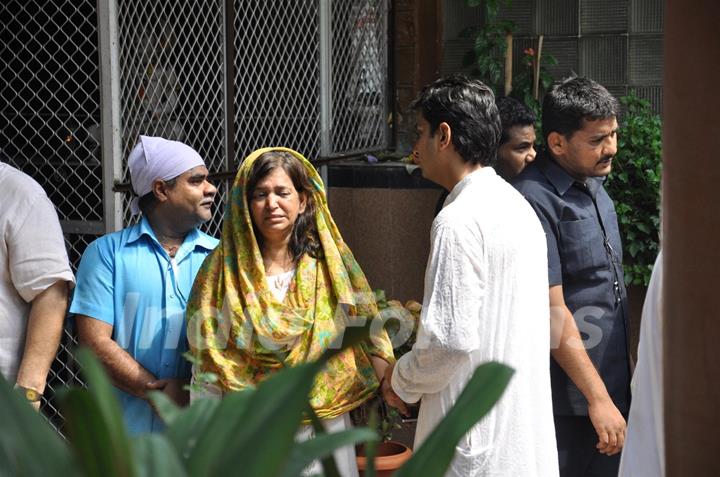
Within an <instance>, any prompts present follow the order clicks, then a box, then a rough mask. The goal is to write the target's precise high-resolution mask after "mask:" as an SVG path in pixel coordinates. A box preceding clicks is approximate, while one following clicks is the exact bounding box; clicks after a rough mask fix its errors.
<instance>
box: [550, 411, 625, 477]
mask: <svg viewBox="0 0 720 477" xmlns="http://www.w3.org/2000/svg"><path fill="white" fill-rule="evenodd" d="M555 436H556V438H557V447H558V461H559V464H560V477H616V476H617V474H618V468H619V466H620V453H618V454H615V455H614V456H610V457H609V456H606V455H605V454H601V453H600V452H598V450H597V448H596V447H595V446H596V445H597V442H598V435H597V432H595V428H594V427H593V425H592V422H590V418H589V417H587V416H555Z"/></svg>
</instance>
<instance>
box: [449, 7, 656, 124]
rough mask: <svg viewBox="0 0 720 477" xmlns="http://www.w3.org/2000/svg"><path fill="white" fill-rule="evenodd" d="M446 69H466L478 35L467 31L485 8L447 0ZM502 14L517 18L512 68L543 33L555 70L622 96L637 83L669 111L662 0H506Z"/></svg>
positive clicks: (557, 76) (638, 89)
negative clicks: (664, 82) (665, 95)
mask: <svg viewBox="0 0 720 477" xmlns="http://www.w3.org/2000/svg"><path fill="white" fill-rule="evenodd" d="M442 3H443V32H444V34H443V37H442V46H443V56H442V58H443V60H442V69H441V71H442V74H449V73H454V72H458V71H462V70H463V69H464V68H463V65H462V59H463V56H464V55H465V54H466V53H467V52H468V51H470V50H471V49H472V42H473V39H472V38H461V37H460V34H461V32H462V31H463V30H464V29H465V28H466V27H470V26H477V25H480V24H482V22H483V18H482V17H483V15H482V10H483V8H482V7H475V8H471V7H468V6H466V4H465V2H464V1H459V0H442ZM499 3H500V4H501V5H502V7H501V9H500V18H501V19H503V20H511V21H513V22H514V23H515V25H516V31H515V36H514V41H513V71H518V69H519V68H520V67H521V64H520V60H521V59H522V52H523V50H524V49H525V48H528V47H532V48H534V49H536V50H537V38H538V36H539V35H544V43H543V50H542V51H543V55H545V54H551V55H553V56H554V57H555V58H556V59H557V60H558V64H557V65H556V66H551V67H548V72H549V73H550V74H551V75H552V76H553V77H554V78H555V79H560V78H562V77H564V76H567V75H570V74H571V73H577V74H579V75H584V76H589V77H590V78H593V79H594V80H596V81H598V82H600V83H601V84H603V85H604V86H605V87H607V88H608V90H609V91H610V92H611V93H613V94H615V95H616V96H618V97H620V96H624V95H626V94H628V93H629V92H630V90H631V89H632V90H635V91H636V93H637V94H638V95H639V96H640V97H642V98H645V99H648V100H649V101H650V102H651V104H652V105H653V108H654V109H655V111H656V112H658V113H661V112H662V74H663V47H662V41H663V19H664V2H663V1H662V0H512V2H511V4H510V5H509V6H505V2H502V1H501V2H499Z"/></svg>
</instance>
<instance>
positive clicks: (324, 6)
mask: <svg viewBox="0 0 720 477" xmlns="http://www.w3.org/2000/svg"><path fill="white" fill-rule="evenodd" d="M319 1H320V28H319V29H318V30H319V32H320V155H321V156H325V157H327V156H329V155H330V153H331V150H332V144H331V134H330V133H331V131H332V31H331V29H332V23H331V20H332V0H319Z"/></svg>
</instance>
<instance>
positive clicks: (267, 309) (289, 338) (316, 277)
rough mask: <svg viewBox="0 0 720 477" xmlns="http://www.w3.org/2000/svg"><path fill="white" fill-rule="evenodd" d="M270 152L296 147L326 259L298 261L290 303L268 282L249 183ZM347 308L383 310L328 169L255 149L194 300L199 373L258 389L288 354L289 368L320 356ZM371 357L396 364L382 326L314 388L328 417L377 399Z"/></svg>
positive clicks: (315, 400)
mask: <svg viewBox="0 0 720 477" xmlns="http://www.w3.org/2000/svg"><path fill="white" fill-rule="evenodd" d="M269 151H285V152H289V153H290V154H292V155H293V156H295V157H296V158H297V159H298V160H300V161H301V162H302V164H303V166H304V167H305V169H306V170H307V173H308V177H309V179H310V182H311V183H312V184H313V187H314V189H315V190H314V193H313V197H314V199H315V206H316V213H315V223H316V225H317V230H318V234H319V238H320V243H321V245H322V249H323V256H322V257H321V258H319V259H315V258H313V257H310V256H308V255H307V254H305V255H304V256H303V257H302V258H301V259H300V260H299V262H298V264H297V268H296V273H295V278H294V279H293V282H292V283H291V285H290V288H289V290H288V293H287V296H286V298H285V300H284V302H283V303H279V302H278V301H277V300H276V299H275V297H274V296H273V294H272V292H271V291H270V290H269V288H268V286H267V280H266V276H265V267H264V265H263V259H262V254H261V251H260V248H259V246H258V243H257V241H256V238H255V235H254V232H253V227H252V221H251V217H250V211H249V208H248V203H247V199H246V190H245V187H246V184H247V181H248V178H249V175H250V172H251V170H252V164H253V163H254V162H255V160H256V159H257V158H258V157H259V156H260V155H261V154H263V153H265V152H269ZM343 310H344V312H345V313H347V314H348V315H349V316H364V317H368V318H372V317H375V316H377V314H378V310H377V306H376V304H375V300H374V296H373V293H372V290H371V289H370V286H369V285H368V282H367V279H366V278H365V275H364V274H363V272H362V270H361V269H360V266H359V265H358V263H357V262H356V261H355V258H354V257H353V255H352V253H351V252H350V249H349V248H348V246H347V245H346V244H345V242H344V241H343V239H342V237H341V236H340V232H339V231H338V229H337V226H336V225H335V222H334V221H333V219H332V217H331V216H330V211H329V209H328V205H327V199H326V197H325V192H324V190H323V186H322V180H321V179H320V176H319V175H318V173H317V171H316V170H315V168H314V167H313V166H312V164H310V162H309V161H307V160H306V159H305V158H304V157H303V156H302V155H301V154H299V153H298V152H296V151H293V150H291V149H287V148H280V147H277V148H266V149H260V150H257V151H255V152H253V153H252V154H250V155H249V156H248V157H247V158H246V159H245V161H243V163H242V165H241V167H240V170H239V171H238V173H237V176H236V177H235V182H234V183H233V186H232V189H231V190H230V197H229V200H228V203H227V209H226V211H225V217H224V222H223V229H222V236H221V241H220V244H219V245H218V247H217V248H216V249H215V250H214V251H213V252H212V253H211V254H210V255H209V256H208V257H207V258H206V259H205V262H204V263H203V265H202V268H201V269H200V271H199V272H198V275H197V277H196V279H195V283H194V285H193V288H192V292H191V296H190V300H189V301H188V306H187V317H188V321H189V325H188V339H189V341H190V349H191V351H192V353H193V355H194V356H195V357H196V358H198V359H199V365H196V366H197V367H198V368H199V369H198V370H197V371H200V372H203V373H208V372H210V373H214V374H215V375H216V376H217V377H218V382H217V383H216V384H218V385H219V386H220V387H221V388H222V389H223V390H224V391H228V390H241V389H244V388H248V387H252V386H255V385H256V384H257V383H259V382H260V381H262V380H263V378H264V377H266V376H267V375H268V374H271V373H272V372H274V371H276V370H278V369H279V368H281V367H282V364H281V361H280V359H283V360H284V361H285V363H286V364H287V365H290V366H293V365H297V364H300V363H303V362H306V361H313V360H316V359H317V358H318V357H319V356H320V355H321V354H322V353H323V351H325V350H326V349H327V348H328V347H329V346H330V344H331V343H332V342H333V340H334V339H335V338H336V337H337V336H338V335H339V333H341V332H342V330H343V328H344V326H345V323H346V322H345V318H344V316H343V315H344V313H343ZM371 355H376V356H379V357H381V358H383V359H384V360H386V361H388V362H393V361H394V357H393V351H392V345H391V343H390V340H389V338H388V336H387V334H386V333H385V332H384V331H382V332H381V333H380V334H379V335H377V336H374V338H373V340H372V343H363V344H361V345H359V346H356V347H353V348H349V349H347V350H345V351H344V352H342V353H341V354H339V355H338V356H336V357H335V358H333V359H332V360H330V362H328V365H327V366H326V368H325V369H324V371H323V372H321V373H320V374H319V375H318V376H317V377H316V379H315V383H314V386H313V389H312V392H311V395H310V404H311V405H312V407H313V409H314V410H315V412H316V413H317V415H318V416H319V417H320V418H322V419H331V418H334V417H337V416H340V415H341V414H343V413H345V412H347V411H349V410H351V409H353V408H355V407H357V406H359V405H360V404H362V403H363V402H364V401H366V400H367V399H368V398H370V397H371V396H372V394H373V393H374V392H375V390H376V389H377V387H378V381H377V378H376V377H375V373H374V370H373V367H372V363H371V361H370V356H371Z"/></svg>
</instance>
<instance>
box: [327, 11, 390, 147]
mask: <svg viewBox="0 0 720 477" xmlns="http://www.w3.org/2000/svg"><path fill="white" fill-rule="evenodd" d="M332 8H333V10H332V28H331V34H332V41H331V44H332V56H331V57H332V68H331V71H332V123H333V127H332V143H331V144H332V146H331V148H332V151H333V153H334V154H331V155H335V154H341V153H344V154H347V153H351V152H356V151H362V150H373V149H375V150H377V149H382V148H385V147H386V145H387V144H386V142H387V139H386V135H387V127H386V115H387V107H386V100H385V98H386V93H385V91H386V80H385V78H386V75H385V69H386V66H385V65H386V63H387V41H386V37H387V33H386V32H387V5H386V2H385V1H372V0H370V1H365V2H333V3H332Z"/></svg>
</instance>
